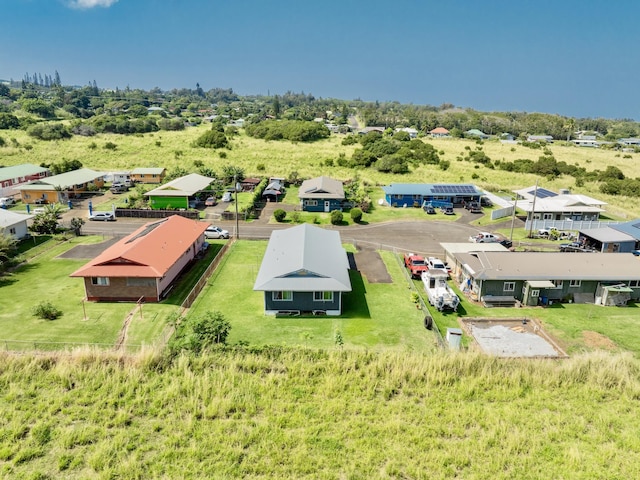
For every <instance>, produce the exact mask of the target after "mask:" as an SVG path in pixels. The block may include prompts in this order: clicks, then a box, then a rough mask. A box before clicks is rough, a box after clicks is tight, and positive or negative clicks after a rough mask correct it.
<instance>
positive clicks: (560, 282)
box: [552, 280, 562, 288]
mask: <svg viewBox="0 0 640 480" xmlns="http://www.w3.org/2000/svg"><path fill="white" fill-rule="evenodd" d="M552 282H553V284H554V285H555V286H554V287H553V288H562V280H552Z"/></svg>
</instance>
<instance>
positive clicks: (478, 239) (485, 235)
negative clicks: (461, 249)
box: [469, 232, 500, 243]
mask: <svg viewBox="0 0 640 480" xmlns="http://www.w3.org/2000/svg"><path fill="white" fill-rule="evenodd" d="M469 241H470V242H473V243H497V242H499V241H500V237H498V236H497V235H494V234H493V233H489V232H480V233H479V234H478V235H474V236H471V237H469Z"/></svg>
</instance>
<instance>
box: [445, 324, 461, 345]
mask: <svg viewBox="0 0 640 480" xmlns="http://www.w3.org/2000/svg"><path fill="white" fill-rule="evenodd" d="M461 342H462V329H461V328H447V343H448V344H449V348H450V349H451V350H460V343H461Z"/></svg>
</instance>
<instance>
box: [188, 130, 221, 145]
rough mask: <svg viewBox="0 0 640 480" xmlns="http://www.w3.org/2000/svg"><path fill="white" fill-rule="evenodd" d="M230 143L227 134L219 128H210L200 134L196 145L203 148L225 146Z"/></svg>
mask: <svg viewBox="0 0 640 480" xmlns="http://www.w3.org/2000/svg"><path fill="white" fill-rule="evenodd" d="M228 144H229V140H228V139H227V136H226V135H225V134H224V133H222V132H218V131H217V130H209V131H208V132H204V133H203V134H202V135H200V136H199V137H198V138H197V139H196V141H195V142H194V145H195V146H196V147H202V148H224V147H226V146H227V145H228Z"/></svg>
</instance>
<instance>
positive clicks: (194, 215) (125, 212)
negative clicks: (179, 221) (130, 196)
mask: <svg viewBox="0 0 640 480" xmlns="http://www.w3.org/2000/svg"><path fill="white" fill-rule="evenodd" d="M172 215H180V216H181V217H185V218H190V219H191V220H198V218H199V215H200V212H193V211H189V210H146V209H143V208H116V217H127V218H167V217H170V216H172Z"/></svg>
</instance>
